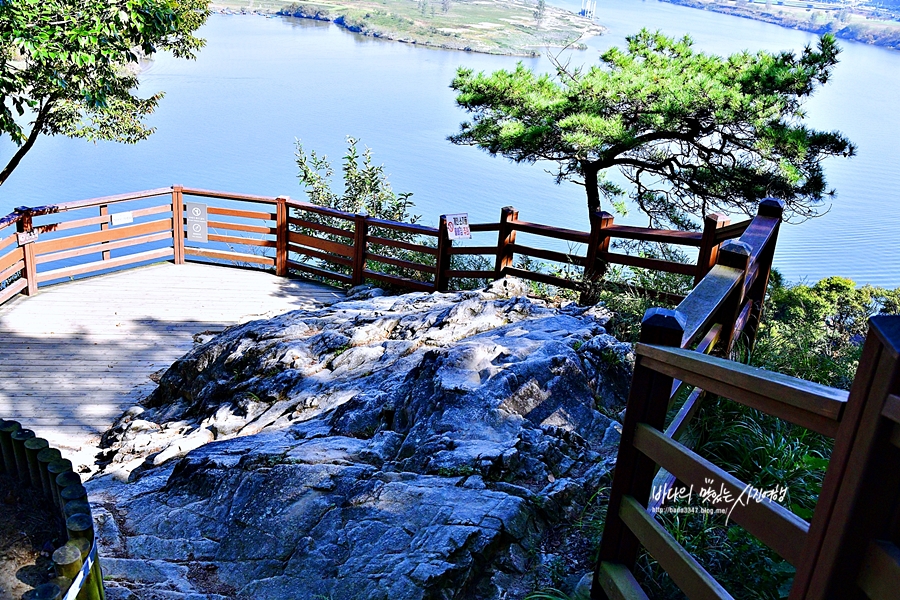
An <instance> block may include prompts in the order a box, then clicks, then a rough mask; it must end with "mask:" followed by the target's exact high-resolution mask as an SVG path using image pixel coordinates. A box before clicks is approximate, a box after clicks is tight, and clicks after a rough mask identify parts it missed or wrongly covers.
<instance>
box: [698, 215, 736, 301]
mask: <svg viewBox="0 0 900 600" xmlns="http://www.w3.org/2000/svg"><path fill="white" fill-rule="evenodd" d="M730 224H731V219H730V218H728V217H726V216H725V215H722V214H719V213H712V214H711V215H706V217H704V219H703V239H702V240H701V241H700V254H699V256H698V257H697V274H696V275H694V287H697V284H698V283H700V280H701V279H703V278H704V277H706V274H707V273H709V271H710V270H711V269H712V268H713V266H715V264H716V257H717V256H718V254H719V244H718V243H716V230H717V229H721V228H722V227H725V226H726V225H730Z"/></svg>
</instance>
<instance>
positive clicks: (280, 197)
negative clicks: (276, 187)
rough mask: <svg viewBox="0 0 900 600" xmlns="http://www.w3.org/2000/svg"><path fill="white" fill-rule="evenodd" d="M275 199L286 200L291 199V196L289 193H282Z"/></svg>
mask: <svg viewBox="0 0 900 600" xmlns="http://www.w3.org/2000/svg"><path fill="white" fill-rule="evenodd" d="M275 199H276V200H284V201H285V202H286V201H288V200H290V199H291V197H290V196H288V195H287V194H282V195H280V196H278V197H277V198H275Z"/></svg>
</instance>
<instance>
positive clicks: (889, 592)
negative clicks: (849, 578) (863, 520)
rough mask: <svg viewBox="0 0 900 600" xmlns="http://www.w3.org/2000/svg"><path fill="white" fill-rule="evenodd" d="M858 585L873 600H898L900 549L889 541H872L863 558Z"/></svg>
mask: <svg viewBox="0 0 900 600" xmlns="http://www.w3.org/2000/svg"><path fill="white" fill-rule="evenodd" d="M856 584H857V585H858V586H859V589H861V590H862V591H863V592H865V593H866V596H868V597H869V598H871V599H872V600H897V595H898V593H900V548H897V546H895V545H894V544H892V543H891V542H888V541H884V540H874V541H872V542H871V543H870V544H869V548H868V549H867V550H866V556H865V558H863V563H862V567H861V568H860V570H859V577H858V578H857V579H856Z"/></svg>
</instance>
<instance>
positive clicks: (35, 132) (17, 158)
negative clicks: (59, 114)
mask: <svg viewBox="0 0 900 600" xmlns="http://www.w3.org/2000/svg"><path fill="white" fill-rule="evenodd" d="M50 106H51V105H50V103H49V102H48V103H47V104H45V105H44V106H43V107H42V108H41V110H40V111H38V116H37V118H36V119H35V120H34V126H33V127H32V128H31V133H29V134H28V139H26V140H25V143H24V144H22V145H21V146H19V149H18V150H16V153H15V154H13V156H12V158H11V159H9V162H8V163H6V166H5V167H3V170H2V171H0V185H3V183H4V182H5V181H6V180H7V178H9V176H10V175H12V172H13V171H14V170H15V168H16V167H18V166H19V163H20V162H21V161H22V158H23V157H24V156H25V155H26V154H28V151H29V150H31V147H32V146H34V142H35V141H37V138H38V136H39V135H40V134H41V130H42V129H43V128H44V122H45V121H46V120H47V115H48V114H50Z"/></svg>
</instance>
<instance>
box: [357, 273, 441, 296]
mask: <svg viewBox="0 0 900 600" xmlns="http://www.w3.org/2000/svg"><path fill="white" fill-rule="evenodd" d="M365 276H366V277H368V278H369V279H374V280H375V281H382V282H385V283H390V284H393V285H396V286H397V287H400V288H405V289H409V290H413V291H416V292H433V291H434V284H433V283H426V282H424V281H416V280H415V279H407V278H406V277H397V276H396V275H388V274H387V273H379V272H378V271H371V270H369V269H366V270H365Z"/></svg>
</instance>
